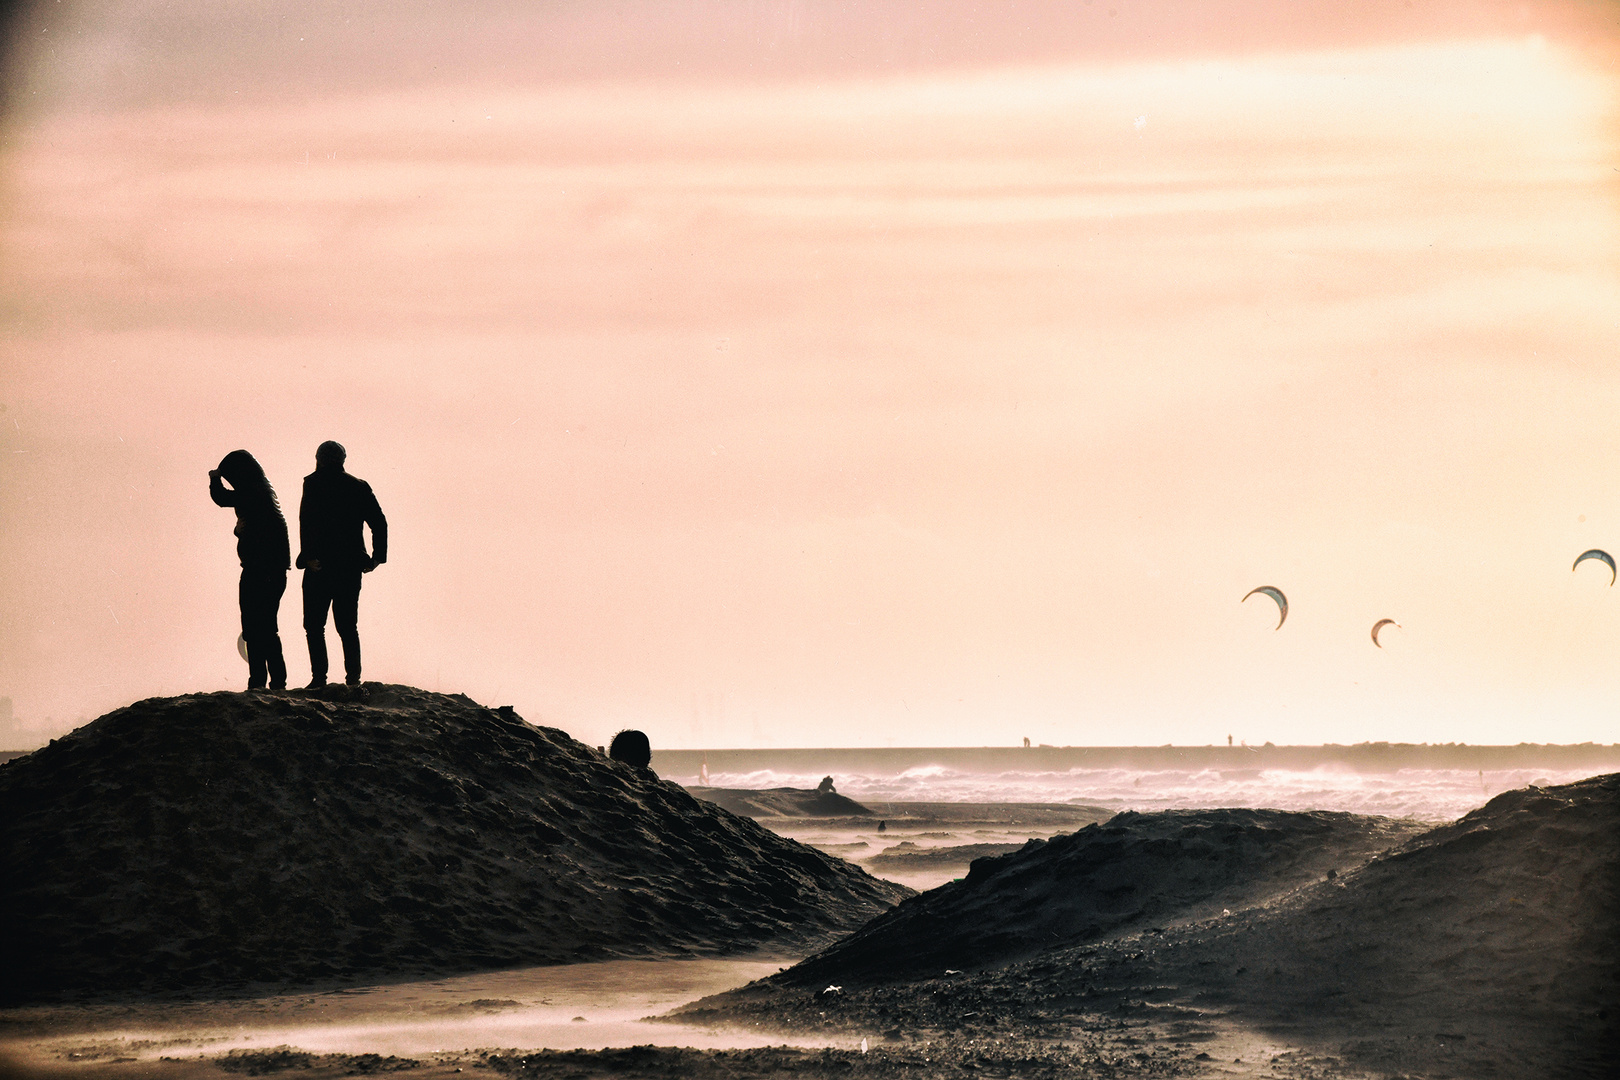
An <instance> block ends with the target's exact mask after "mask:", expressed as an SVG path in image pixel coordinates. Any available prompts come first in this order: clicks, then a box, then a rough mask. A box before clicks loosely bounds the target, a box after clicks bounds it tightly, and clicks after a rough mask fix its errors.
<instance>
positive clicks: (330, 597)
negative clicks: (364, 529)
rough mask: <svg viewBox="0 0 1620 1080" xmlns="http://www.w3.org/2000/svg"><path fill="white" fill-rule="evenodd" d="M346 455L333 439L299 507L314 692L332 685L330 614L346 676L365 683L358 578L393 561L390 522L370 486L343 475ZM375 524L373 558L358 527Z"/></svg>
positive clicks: (320, 453) (321, 452)
mask: <svg viewBox="0 0 1620 1080" xmlns="http://www.w3.org/2000/svg"><path fill="white" fill-rule="evenodd" d="M348 456H349V455H348V451H346V450H344V449H343V447H342V445H340V444H339V443H335V442H323V443H321V445H320V446H318V447H317V448H316V449H315V471H314V472H312V473H310V474H309V475H308V476H306V477H304V500H303V502H302V503H301V504H300V505H299V507H298V542H299V552H298V563H297V565H298V568H299V569H301V570H302V571H303V572H304V636H305V637H307V638H308V639H309V674H310V679H309V688H310V689H311V690H314V689H317V688H318V687H322V686H325V685H326V668H327V661H326V611H327V609H328V608H330V609H331V611H332V623H333V625H335V626H336V627H337V633H338V640H340V641H342V642H343V675H344V681H345V682H347V683H348V684H349V685H350V686H359V685H360V629H359V616H360V575H362V574H369V573H370V572H371V571H373V570H375V569H376V568H377V567H378V566H380V565H382V564H383V563H385V562H387V561H388V519H387V518H385V517H383V512H382V507H380V506H378V505H377V496H375V495H373V494H372V492H371V485H370V484H368V483H366V482H365V481H364V480H361V479H360V478H359V477H357V476H350V475H349V474H348V473H347V472H345V471H344V470H343V462H344V461H345V460H347V458H348ZM362 524H364V525H369V526H370V527H371V548H372V551H371V554H369V555H368V554H366V541H365V537H364V535H363V534H362V533H361V531H360V526H361V525H362Z"/></svg>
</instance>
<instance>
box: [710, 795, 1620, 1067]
mask: <svg viewBox="0 0 1620 1080" xmlns="http://www.w3.org/2000/svg"><path fill="white" fill-rule="evenodd" d="M1218 813H1223V814H1226V815H1230V816H1231V820H1230V821H1229V822H1228V824H1227V826H1226V827H1224V828H1218V829H1213V830H1211V831H1210V832H1209V836H1210V837H1211V838H1212V839H1215V838H1219V837H1222V836H1224V837H1226V839H1225V840H1224V841H1220V842H1218V843H1215V844H1213V845H1211V847H1210V849H1209V850H1207V851H1206V852H1204V853H1203V854H1202V855H1200V854H1198V853H1197V852H1196V851H1195V850H1194V849H1193V847H1192V846H1190V845H1187V844H1182V845H1179V846H1180V848H1181V850H1180V854H1179V855H1175V856H1172V857H1168V858H1165V859H1164V862H1163V867H1164V870H1165V871H1166V873H1167V874H1168V875H1169V876H1168V877H1167V876H1163V875H1161V876H1160V877H1159V878H1158V879H1157V880H1158V881H1159V882H1161V883H1163V882H1167V881H1169V880H1171V879H1172V878H1174V877H1176V876H1178V875H1182V876H1185V877H1186V878H1187V879H1189V880H1193V879H1196V878H1197V877H1199V876H1200V875H1203V876H1206V878H1209V880H1210V881H1211V882H1213V883H1217V884H1218V883H1219V882H1218V881H1215V880H1214V879H1217V878H1220V877H1221V876H1222V875H1220V874H1218V873H1217V874H1214V875H1213V876H1211V875H1210V870H1209V864H1211V863H1213V864H1215V865H1216V866H1220V865H1230V866H1232V867H1234V868H1240V867H1242V866H1243V865H1244V863H1245V860H1244V859H1243V858H1242V857H1241V856H1240V855H1238V854H1235V853H1240V852H1242V850H1243V849H1244V848H1245V847H1247V846H1248V845H1250V844H1252V843H1254V842H1255V841H1254V840H1253V839H1252V838H1248V837H1246V836H1245V830H1244V829H1241V828H1238V827H1237V826H1238V824H1239V819H1238V817H1237V816H1236V815H1237V814H1238V813H1239V812H1233V811H1226V812H1218ZM1295 816H1296V815H1289V817H1295ZM1311 816H1312V817H1314V816H1315V815H1311ZM1121 817H1122V818H1126V817H1127V815H1121ZM1129 818H1130V820H1125V821H1120V819H1115V821H1116V822H1119V824H1120V832H1121V835H1119V836H1118V837H1117V838H1116V840H1115V841H1111V842H1109V844H1107V845H1100V844H1099V841H1100V840H1101V837H1102V834H1105V833H1106V832H1107V831H1108V829H1107V828H1106V827H1105V828H1104V829H1099V830H1090V829H1087V830H1082V831H1081V832H1080V833H1078V834H1075V837H1073V838H1069V842H1068V843H1067V844H1062V843H1059V842H1056V841H1054V842H1052V843H1048V844H1047V845H1044V846H1038V845H1031V846H1030V847H1029V848H1028V849H1026V850H1025V851H1023V852H1019V853H1016V854H1014V855H1012V856H1006V857H1003V858H1001V859H995V860H986V861H984V862H981V863H980V864H978V865H977V866H976V868H975V872H974V873H973V874H972V875H971V876H970V878H969V880H968V881H964V882H960V883H957V884H956V885H955V886H947V887H945V888H941V889H938V890H935V891H934V892H932V893H928V894H924V895H923V896H920V897H917V898H915V899H913V900H911V901H908V902H907V903H905V904H902V905H901V906H900V907H898V908H896V909H894V910H893V911H891V912H889V913H887V914H885V915H883V916H880V917H879V918H878V919H877V920H875V921H874V922H873V923H872V924H871V925H869V926H867V927H865V928H863V929H862V930H861V931H860V932H858V933H857V934H855V935H852V936H851V937H850V938H847V939H845V940H844V941H841V942H839V943H838V944H836V945H834V946H833V947H832V948H830V949H828V950H827V951H825V952H823V953H822V954H820V955H818V956H815V957H812V958H811V959H810V960H807V961H806V962H805V963H804V964H802V965H800V966H799V967H798V968H795V969H793V970H791V971H790V972H787V973H784V974H782V975H778V976H774V977H772V978H770V979H767V980H763V981H761V982H760V983H757V984H753V985H751V986H749V987H745V988H742V989H740V990H737V991H733V992H731V993H729V994H724V995H719V996H717V997H715V998H710V999H707V1000H705V1001H702V1002H698V1003H695V1004H693V1005H691V1006H688V1007H686V1008H685V1009H683V1010H679V1012H680V1015H681V1016H682V1018H683V1019H684V1020H685V1021H687V1022H694V1021H696V1020H700V1019H705V1018H707V1019H708V1020H710V1021H715V1020H723V1021H725V1022H739V1021H741V1022H748V1021H750V1020H752V1019H756V1018H763V1017H770V1018H771V1019H772V1022H774V1023H777V1024H779V1025H783V1026H788V1027H804V1028H815V1029H820V1030H851V1031H871V1032H874V1033H885V1034H889V1035H892V1036H899V1035H900V1034H901V1033H904V1034H905V1035H906V1036H907V1037H910V1038H916V1037H917V1036H918V1033H927V1032H942V1033H953V1034H952V1037H953V1038H956V1039H957V1040H958V1041H962V1040H966V1039H970V1038H973V1037H975V1036H980V1037H982V1036H984V1035H985V1034H986V1033H1000V1032H1004V1031H1005V1032H1017V1033H1019V1035H1020V1036H1021V1037H1031V1036H1042V1037H1049V1038H1064V1037H1067V1036H1068V1035H1069V1034H1071V1033H1073V1032H1075V1031H1080V1030H1086V1029H1088V1025H1092V1026H1095V1024H1096V1023H1097V1018H1099V1017H1106V1018H1108V1022H1111V1023H1115V1024H1125V1025H1132V1024H1134V1025H1137V1027H1136V1030H1135V1031H1134V1032H1133V1035H1132V1037H1133V1038H1134V1039H1135V1040H1136V1041H1137V1042H1138V1043H1139V1044H1144V1045H1145V1044H1153V1043H1155V1042H1158V1043H1172V1044H1174V1045H1177V1046H1180V1047H1187V1048H1188V1049H1187V1051H1186V1054H1185V1056H1186V1057H1189V1058H1190V1057H1192V1048H1196V1047H1197V1046H1199V1045H1204V1042H1203V1041H1205V1040H1207V1041H1208V1045H1211V1046H1214V1045H1217V1043H1218V1041H1219V1040H1221V1039H1224V1038H1227V1037H1228V1035H1229V1033H1230V1031H1231V1030H1232V1027H1233V1025H1237V1026H1240V1027H1242V1028H1244V1029H1246V1030H1251V1031H1265V1032H1269V1033H1271V1034H1272V1035H1273V1036H1274V1037H1275V1038H1277V1039H1280V1040H1283V1041H1284V1042H1285V1043H1286V1044H1289V1045H1293V1046H1303V1047H1308V1048H1312V1049H1313V1050H1314V1051H1317V1052H1321V1053H1324V1054H1329V1055H1331V1056H1330V1057H1327V1058H1323V1059H1321V1061H1317V1059H1314V1058H1313V1059H1311V1060H1312V1061H1317V1063H1316V1064H1308V1065H1300V1061H1302V1060H1303V1059H1299V1060H1296V1061H1295V1062H1294V1063H1293V1064H1292V1065H1290V1066H1289V1068H1290V1069H1294V1067H1295V1066H1296V1065H1300V1068H1301V1069H1303V1071H1297V1072H1296V1071H1289V1072H1287V1073H1286V1075H1312V1076H1314V1075H1337V1074H1338V1073H1336V1072H1333V1070H1362V1069H1367V1070H1372V1071H1374V1072H1375V1073H1378V1074H1383V1075H1398V1074H1402V1073H1422V1074H1425V1075H1428V1074H1433V1075H1449V1076H1471V1077H1494V1076H1503V1077H1516V1076H1538V1077H1594V1078H1595V1077H1608V1076H1612V1075H1614V1067H1615V1064H1616V1062H1620V1042H1617V1039H1616V1033H1617V1032H1620V1023H1617V1022H1616V1018H1617V1017H1620V775H1610V776H1603V777H1594V778H1592V779H1590V780H1586V781H1582V782H1580V783H1576V784H1568V785H1563V786H1560V787H1556V788H1540V789H1537V788H1529V789H1524V790H1519V791H1514V792H1509V793H1506V794H1503V795H1501V796H1499V797H1497V798H1496V799H1493V800H1492V801H1491V802H1490V803H1489V804H1487V805H1486V806H1485V807H1482V808H1481V809H1479V810H1476V811H1475V812H1473V813H1471V814H1469V815H1467V816H1466V817H1464V818H1462V819H1461V820H1459V821H1457V822H1455V823H1453V824H1450V825H1446V826H1443V827H1441V828H1438V829H1433V830H1431V831H1427V832H1424V833H1422V834H1420V835H1418V836H1415V837H1413V838H1411V839H1409V840H1407V841H1406V842H1405V843H1403V844H1401V845H1399V846H1398V847H1395V848H1393V849H1392V850H1390V851H1388V852H1385V853H1382V854H1379V855H1377V856H1375V857H1372V858H1370V859H1368V860H1366V861H1365V862H1364V863H1363V864H1362V865H1361V866H1359V867H1356V868H1345V869H1344V870H1343V872H1340V873H1337V874H1335V876H1334V877H1333V878H1332V879H1331V880H1327V879H1325V875H1324V876H1323V879H1320V880H1316V881H1314V882H1313V883H1311V884H1308V885H1305V886H1303V887H1301V888H1297V889H1295V890H1294V891H1292V892H1287V893H1286V894H1284V895H1281V896H1278V895H1276V894H1275V892H1274V890H1273V889H1272V887H1271V886H1270V885H1267V886H1265V887H1263V888H1260V889H1257V890H1255V891H1254V892H1253V893H1252V894H1251V895H1252V899H1253V900H1254V901H1255V903H1254V904H1253V906H1248V907H1245V908H1241V909H1239V908H1232V909H1231V910H1230V911H1229V912H1220V913H1216V914H1215V915H1213V916H1211V917H1209V918H1198V917H1196V916H1198V915H1199V914H1200V912H1199V910H1198V909H1199V907H1200V905H1202V904H1204V903H1206V902H1209V901H1203V900H1200V901H1198V902H1196V903H1193V904H1190V905H1187V904H1184V905H1182V906H1180V907H1178V908H1176V909H1175V911H1174V912H1172V911H1171V910H1170V908H1169V907H1164V908H1161V913H1160V914H1159V915H1154V916H1151V918H1152V919H1153V920H1154V921H1155V925H1153V926H1144V925H1143V923H1144V921H1146V919H1147V918H1149V916H1148V911H1149V907H1150V904H1147V903H1143V901H1144V899H1147V900H1156V902H1159V903H1167V902H1168V901H1170V900H1173V899H1174V898H1175V895H1176V890H1174V889H1169V890H1166V889H1162V888H1161V889H1158V890H1156V891H1155V890H1147V891H1145V892H1144V890H1137V891H1136V892H1135V893H1121V894H1119V896H1118V897H1117V898H1111V897H1110V895H1109V889H1110V888H1113V887H1116V886H1114V885H1111V884H1110V882H1111V881H1112V879H1111V878H1110V877H1109V875H1108V874H1107V873H1106V872H1104V868H1106V867H1107V866H1108V865H1110V864H1113V865H1116V866H1129V865H1134V866H1136V867H1138V868H1143V867H1146V866H1148V865H1151V863H1152V861H1153V860H1154V859H1155V858H1156V856H1155V854H1154V850H1155V848H1157V849H1159V850H1161V851H1164V852H1170V851H1173V850H1174V848H1173V847H1172V845H1171V844H1170V843H1169V841H1170V840H1171V839H1172V837H1171V836H1170V835H1169V833H1168V830H1169V826H1170V824H1171V823H1172V822H1173V821H1175V819H1174V818H1171V817H1168V816H1166V815H1131V816H1129ZM1279 823H1281V822H1279ZM1324 824H1325V823H1324ZM1113 825H1114V822H1110V823H1109V827H1112V826H1113ZM1380 828H1384V827H1383V826H1380ZM1088 833H1089V834H1092V835H1091V837H1087V834H1088ZM1155 833H1158V834H1159V835H1157V836H1155V835H1154V834H1155ZM1371 835H1373V834H1369V837H1370V836H1371ZM1082 838H1085V839H1082ZM1133 846H1134V847H1135V848H1137V849H1138V850H1137V852H1136V853H1135V854H1134V855H1133V854H1132V851H1131V849H1132V847H1133ZM1108 847H1112V848H1113V851H1112V852H1111V853H1108V852H1107V851H1106V849H1107V848H1108ZM1100 854H1106V855H1107V857H1106V858H1102V859H1098V858H1097V856H1098V855H1100ZM1302 855H1303V849H1302ZM1212 856H1213V857H1212ZM1229 860H1230V861H1229ZM1267 864H1268V860H1266V859H1264V858H1261V859H1258V860H1255V861H1253V862H1251V863H1249V866H1250V867H1251V870H1252V871H1253V872H1254V873H1255V874H1257V875H1258V877H1259V879H1260V880H1262V881H1264V880H1265V879H1266V878H1267V877H1268V876H1270V870H1268V867H1267ZM1296 865H1297V868H1298V869H1299V870H1300V871H1301V872H1303V871H1304V870H1305V869H1306V868H1307V867H1308V866H1311V865H1312V863H1311V860H1310V859H1308V858H1302V859H1301V861H1300V862H1299V863H1298V864H1296ZM1178 867H1179V870H1178V869H1177V868H1178ZM1272 880H1273V884H1284V882H1282V881H1281V880H1279V879H1276V878H1273V879H1272ZM1065 882H1067V883H1068V885H1067V887H1069V888H1073V889H1075V890H1077V891H1078V892H1080V893H1081V894H1082V895H1081V896H1080V897H1079V898H1078V899H1077V900H1075V901H1073V902H1072V903H1070V904H1069V905H1068V906H1069V907H1070V909H1071V910H1072V911H1080V910H1083V909H1085V908H1086V907H1088V906H1089V907H1090V909H1091V910H1093V911H1095V912H1096V913H1098V914H1099V915H1104V916H1106V915H1108V914H1110V913H1113V914H1114V917H1115V922H1114V925H1113V926H1112V927H1106V926H1102V925H1101V924H1097V925H1096V926H1095V931H1094V929H1093V927H1092V926H1091V925H1087V926H1083V927H1080V928H1079V930H1078V934H1074V933H1071V934H1070V936H1067V937H1064V936H1062V935H1058V936H1054V937H1052V938H1051V939H1049V940H1050V941H1051V944H1050V945H1049V946H1047V947H1046V950H1045V951H1043V952H1041V953H1039V954H1038V955H1035V956H1031V957H1028V958H1026V959H1023V960H1019V961H1017V962H1014V963H1011V964H1005V965H1002V964H999V962H998V958H1000V957H1006V956H1008V955H1013V954H1016V953H1018V952H1019V951H1021V950H1023V949H1024V948H1026V947H1027V946H1028V944H1029V943H1030V941H1031V939H1033V938H1035V937H1036V936H1037V930H1036V928H1038V927H1043V926H1047V925H1052V924H1053V923H1054V922H1056V921H1057V918H1058V917H1057V916H1054V915H1053V914H1051V913H1049V912H1048V911H1047V910H1046V904H1051V903H1054V902H1056V900H1057V898H1058V897H1059V896H1060V895H1061V893H1062V891H1063V888H1064V887H1065V885H1064V883H1065ZM1225 882H1226V884H1225V885H1224V886H1222V889H1220V890H1217V891H1212V892H1211V893H1210V894H1209V895H1210V896H1211V897H1217V896H1219V897H1224V896H1228V895H1231V892H1230V890H1232V889H1241V888H1243V886H1242V875H1238V874H1233V875H1229V876H1227V877H1226V878H1225ZM1026 897H1035V898H1037V899H1043V900H1045V902H1046V904H1042V903H1028V902H1026V900H1025V898H1026ZM991 912H1000V913H1001V915H1000V917H999V918H993V917H992V916H991V914H990V913H991ZM1171 915H1174V916H1175V917H1176V918H1181V917H1185V918H1187V920H1188V921H1185V922H1182V923H1180V924H1179V925H1175V919H1174V918H1167V921H1168V922H1169V923H1171V925H1166V926H1164V927H1163V928H1162V929H1161V928H1160V924H1158V922H1157V920H1158V919H1159V918H1162V917H1167V916H1171ZM1073 925H1074V924H1072V923H1071V924H1070V926H1071V927H1072V926H1073ZM930 934H932V935H933V936H934V938H935V939H937V940H940V941H943V942H949V943H952V944H955V945H958V946H959V951H958V952H957V953H956V955H958V956H961V957H963V958H964V962H961V963H956V964H953V965H951V966H952V967H953V968H962V969H965V968H968V967H969V966H970V965H971V964H974V963H977V964H978V965H980V967H979V970H977V971H971V970H969V971H965V972H964V971H953V972H951V973H949V974H948V973H947V972H946V971H945V970H944V969H943V968H942V966H941V965H940V963H939V961H940V960H942V959H944V957H945V956H947V955H949V952H948V950H947V949H943V948H941V949H929V947H928V941H929V935H930ZM1008 935H1013V936H1015V937H1019V938H1022V939H1023V940H1022V941H1014V942H1011V943H1009V941H1008V940H1007V938H1008ZM1088 935H1093V936H1095V941H1094V942H1093V943H1091V944H1079V943H1077V938H1078V939H1081V940H1083V938H1084V937H1086V936H1088ZM918 950H922V951H923V952H924V953H925V955H924V956H923V957H920V958H918V959H916V960H911V961H908V960H907V957H908V956H909V955H911V954H912V953H913V952H915V951H918ZM930 962H931V963H930ZM895 971H898V972H899V973H900V974H899V977H896V975H894V974H892V972H895ZM834 976H836V977H837V978H838V979H839V980H840V981H837V982H834V979H833V977H834ZM828 984H832V985H837V986H839V990H838V992H836V993H828V992H826V986H827V985H828ZM1208 1056H1210V1055H1206V1057H1208ZM1296 1057H1297V1055H1296ZM1240 1064H1241V1063H1240ZM1250 1064H1251V1065H1252V1064H1253V1062H1252V1061H1251V1062H1250ZM1319 1067H1320V1068H1323V1069H1327V1070H1328V1072H1326V1073H1320V1072H1313V1071H1311V1070H1312V1069H1318V1068H1319ZM1239 1071H1246V1070H1239ZM1279 1074H1281V1073H1279Z"/></svg>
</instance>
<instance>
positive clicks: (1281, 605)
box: [1238, 585, 1288, 630]
mask: <svg viewBox="0 0 1620 1080" xmlns="http://www.w3.org/2000/svg"><path fill="white" fill-rule="evenodd" d="M1255 593H1264V594H1265V595H1267V596H1269V597H1271V598H1272V599H1273V600H1275V601H1277V610H1279V611H1281V612H1282V617H1281V618H1279V619H1278V620H1277V629H1278V630H1281V629H1282V624H1283V623H1285V622H1287V621H1288V597H1286V596H1284V595H1283V592H1282V590H1281V589H1279V588H1277V587H1276V586H1275V585H1262V586H1260V587H1259V588H1258V589H1250V590H1249V591H1248V592H1247V593H1245V594H1244V596H1243V600H1247V599H1248V598H1249V597H1251V596H1253V595H1254V594H1255ZM1243 600H1239V601H1238V603H1240V604H1241V603H1243Z"/></svg>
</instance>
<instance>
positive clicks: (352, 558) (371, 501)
mask: <svg viewBox="0 0 1620 1080" xmlns="http://www.w3.org/2000/svg"><path fill="white" fill-rule="evenodd" d="M362 523H363V524H366V525H369V526H371V546H372V548H373V555H371V556H367V555H366V541H365V537H364V536H362V535H361V532H360V526H361V524H362ZM298 542H299V548H300V550H299V552H298V565H299V566H307V565H308V564H309V560H311V559H319V560H320V563H321V569H322V570H338V571H344V572H353V571H356V570H364V569H366V568H367V567H368V566H370V565H371V563H372V560H373V559H375V561H376V562H379V563H383V562H387V561H388V519H387V518H385V517H383V512H382V507H380V506H378V505H377V496H375V495H373V494H372V493H371V485H370V484H368V483H366V482H365V481H364V480H362V479H360V478H359V477H357V476H350V475H349V474H348V473H346V472H344V471H343V470H342V469H316V470H315V471H314V472H312V473H310V474H309V475H308V476H306V477H304V501H303V503H302V504H301V505H300V506H299V507H298Z"/></svg>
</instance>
